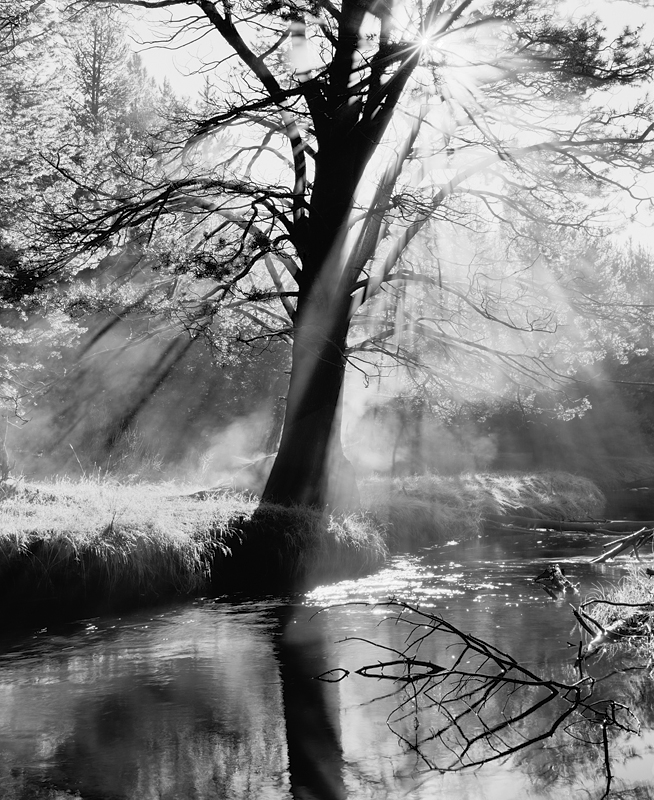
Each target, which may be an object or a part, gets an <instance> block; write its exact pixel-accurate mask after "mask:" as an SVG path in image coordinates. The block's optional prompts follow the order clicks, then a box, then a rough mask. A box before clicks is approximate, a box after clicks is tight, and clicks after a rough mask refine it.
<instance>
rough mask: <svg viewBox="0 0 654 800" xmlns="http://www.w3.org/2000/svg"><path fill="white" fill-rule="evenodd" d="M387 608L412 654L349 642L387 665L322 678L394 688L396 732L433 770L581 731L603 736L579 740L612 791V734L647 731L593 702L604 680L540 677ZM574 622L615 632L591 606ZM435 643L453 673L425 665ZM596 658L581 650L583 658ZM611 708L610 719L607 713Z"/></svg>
mask: <svg viewBox="0 0 654 800" xmlns="http://www.w3.org/2000/svg"><path fill="white" fill-rule="evenodd" d="M358 605H360V604H358ZM380 605H381V606H383V607H386V608H388V609H389V611H390V614H389V617H388V618H387V620H389V621H392V622H394V623H395V624H398V625H403V626H406V628H407V636H406V638H405V643H406V647H405V649H404V650H397V649H395V648H393V647H389V646H387V645H381V644H377V643H376V642H373V641H370V640H367V639H361V638H359V637H348V638H347V639H346V640H345V641H349V640H351V639H355V638H356V639H357V640H358V641H363V642H366V643H367V644H369V645H370V646H371V647H373V648H375V650H376V651H383V652H387V653H388V654H389V658H387V659H383V658H382V659H380V660H377V661H375V662H374V663H370V664H367V665H365V666H362V667H360V668H359V669H357V670H356V671H355V672H354V673H352V672H348V671H346V670H341V669H335V670H329V671H328V672H326V673H324V674H323V675H321V676H318V677H319V679H321V680H327V681H334V680H342V679H344V678H346V677H348V676H350V675H352V674H357V675H359V676H361V677H363V678H374V679H376V680H380V679H383V680H389V681H393V682H395V683H396V685H397V691H396V692H395V693H394V695H395V696H396V697H397V698H398V703H397V706H396V708H395V710H394V711H393V712H392V713H391V714H390V716H389V718H388V725H389V727H390V729H391V730H392V731H393V732H394V733H395V735H396V736H397V737H398V739H399V740H400V741H401V742H402V743H403V744H404V746H405V747H407V749H409V750H411V751H413V752H415V754H416V755H417V756H418V757H419V758H420V760H421V761H422V763H423V764H424V765H425V766H426V767H427V768H428V769H433V770H438V771H440V772H454V771H458V770H461V769H464V768H468V767H479V766H481V765H483V764H487V763H489V762H491V761H495V760H498V759H503V758H506V757H507V756H511V755H513V754H515V753H518V752H519V751H522V750H524V749H525V748H527V747H530V746H531V745H533V744H535V743H537V742H541V741H544V740H546V739H548V738H550V737H552V736H554V734H555V733H556V732H557V731H559V729H561V730H563V731H564V732H567V733H570V732H571V731H572V730H573V729H574V728H575V727H579V726H581V727H582V729H583V730H587V729H588V728H591V729H593V728H596V729H598V736H597V737H596V738H595V739H591V738H589V737H588V736H586V737H585V738H583V737H582V738H579V737H575V738H579V740H580V741H583V742H585V743H588V744H594V745H596V746H599V747H601V749H602V752H603V756H604V768H605V774H606V791H607V792H608V790H609V788H610V784H611V780H612V772H611V766H610V748H609V745H608V742H609V738H608V737H609V729H614V730H619V731H623V732H628V733H638V731H639V724H638V721H637V719H636V718H635V716H634V715H633V713H632V712H631V710H630V709H628V708H627V707H626V706H622V705H621V704H620V703H618V702H617V701H614V700H613V699H609V700H608V701H607V700H603V699H600V700H595V699H594V697H593V695H594V691H595V688H596V686H597V684H598V683H599V681H600V680H601V679H595V678H593V677H591V676H589V675H583V673H582V674H581V677H580V679H579V680H578V681H576V682H574V683H563V682H560V681H557V680H554V679H552V678H548V677H544V676H542V675H538V674H536V673H535V672H533V671H532V670H530V669H528V668H527V667H526V666H525V665H523V664H520V663H519V662H518V661H516V659H514V658H513V657H512V656H511V655H509V654H508V653H505V652H503V651H501V650H499V649H498V648H496V647H494V646H493V645H492V644H490V643H489V642H486V641H484V640H483V639H480V638H478V637H476V636H473V635H472V634H469V633H466V632H464V631H462V630H461V629H459V628H457V627H456V626H455V625H453V624H452V623H450V622H448V621H447V620H445V619H443V618H442V617H440V616H438V615H435V614H430V613H428V612H426V611H422V610H421V609H419V608H417V607H415V606H411V605H409V604H407V603H403V602H398V601H396V600H392V601H390V602H388V603H382V604H380ZM573 613H574V614H575V617H576V618H577V619H578V621H579V622H580V625H581V626H582V627H583V628H584V629H585V630H586V632H587V633H589V634H590V635H592V636H595V639H599V637H601V636H602V635H606V633H607V631H608V628H607V629H605V628H603V627H602V626H601V625H600V623H599V622H597V621H596V620H594V619H593V618H592V617H591V616H590V615H589V614H587V613H586V612H585V611H584V609H583V607H580V608H579V609H574V608H573ZM590 623H593V624H594V625H595V629H593V628H592V627H591V624H590ZM632 630H635V628H632ZM598 631H599V633H598ZM428 640H431V643H432V645H433V643H434V642H435V641H436V642H437V646H438V647H439V651H440V649H441V648H442V649H443V650H444V651H445V652H447V653H450V654H453V655H452V659H451V660H452V663H451V664H450V665H449V666H442V664H440V663H437V662H436V661H432V660H430V659H429V658H420V659H418V658H417V653H418V651H419V650H420V648H421V647H423V646H424V645H425V643H426V642H427V641H428ZM598 646H601V645H598ZM588 649H589V648H588V647H586V648H581V647H580V649H579V654H580V659H581V657H582V656H581V654H582V652H584V656H585V655H587V651H588ZM448 660H450V659H449V658H448ZM445 663H447V662H445ZM386 696H388V695H386ZM391 696H392V695H391ZM607 703H608V705H607ZM607 708H609V710H610V713H608V712H606V713H605V709H607ZM537 712H538V716H536V713H537ZM571 735H573V734H572V733H571Z"/></svg>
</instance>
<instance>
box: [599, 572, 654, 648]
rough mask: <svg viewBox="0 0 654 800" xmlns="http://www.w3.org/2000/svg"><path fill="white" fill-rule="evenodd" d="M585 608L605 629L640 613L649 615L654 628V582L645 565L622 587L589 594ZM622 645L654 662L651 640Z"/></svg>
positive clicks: (633, 640)
mask: <svg viewBox="0 0 654 800" xmlns="http://www.w3.org/2000/svg"><path fill="white" fill-rule="evenodd" d="M650 563H651V562H650ZM584 608H585V610H586V611H587V612H588V613H589V614H590V615H591V616H592V617H593V619H595V620H597V622H599V623H600V625H602V626H603V627H604V628H606V627H608V626H610V625H611V624H612V623H614V622H615V621H616V620H619V619H627V618H628V617H630V616H632V615H634V614H639V613H643V614H648V615H649V626H650V628H654V579H653V578H652V577H651V576H650V575H648V574H647V573H646V572H645V569H644V567H643V564H642V563H641V564H638V565H633V566H632V567H631V568H630V570H629V573H628V574H627V575H625V576H624V577H623V578H622V579H621V580H620V581H619V582H618V583H616V584H613V585H611V586H601V587H598V588H596V589H595V590H593V591H592V592H589V594H588V596H587V597H586V598H585V599H584ZM621 644H623V645H624V644H627V645H629V646H630V647H632V648H635V649H636V650H638V651H639V653H642V654H644V655H646V656H647V657H648V658H649V659H650V660H651V661H653V662H654V641H653V639H652V637H651V636H629V637H624V639H623V640H621Z"/></svg>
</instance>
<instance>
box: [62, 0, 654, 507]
mask: <svg viewBox="0 0 654 800" xmlns="http://www.w3.org/2000/svg"><path fill="white" fill-rule="evenodd" d="M98 4H99V3H93V2H91V3H88V2H87V3H80V4H79V8H80V13H82V14H83V13H86V12H85V8H86V9H88V8H89V6H94V5H98ZM114 4H115V5H122V6H137V7H141V8H145V9H150V10H152V11H158V12H160V11H161V10H165V11H166V12H170V18H169V19H168V20H167V21H166V22H164V23H163V27H164V38H167V39H168V41H169V42H170V43H172V44H176V43H177V41H179V40H182V41H183V40H184V37H186V38H187V39H188V38H189V37H190V38H193V39H195V38H198V37H206V40H207V41H209V42H210V43H211V45H212V53H215V56H214V57H213V60H210V59H207V61H206V63H205V64H204V65H203V66H202V69H203V70H205V71H206V70H209V69H215V74H216V75H217V76H218V78H217V83H216V91H215V92H213V94H212V93H211V92H208V91H206V87H205V91H204V93H203V97H204V101H203V104H202V108H201V109H200V111H199V112H198V114H196V115H192V116H191V117H190V118H189V119H187V121H186V127H185V128H183V127H182V128H179V127H178V128H177V134H176V135H177V136H178V139H177V143H175V142H172V141H171V140H170V138H169V139H168V140H167V143H166V146H165V148H164V149H163V151H162V154H160V155H159V166H160V168H159V172H158V178H157V180H154V179H153V177H152V176H151V175H150V176H148V179H147V181H145V182H143V183H142V184H141V186H140V187H135V186H134V184H132V186H131V188H130V189H129V190H127V191H125V190H123V191H122V192H121V193H120V195H119V198H118V199H117V197H116V194H115V193H113V194H112V193H111V192H110V191H108V190H107V188H106V187H105V186H103V187H102V188H101V189H97V188H96V189H94V188H93V187H92V186H89V187H88V194H87V195H86V197H85V199H86V200H87V201H88V202H87V204H86V206H80V207H77V208H73V209H70V208H69V209H68V210H67V211H66V212H65V213H64V214H60V217H59V222H58V224H57V225H56V226H55V229H54V230H55V238H56V241H57V243H58V245H59V246H60V247H61V245H62V243H63V244H64V245H65V246H66V247H68V248H71V247H72V249H73V251H74V252H77V253H79V252H81V251H84V250H101V251H102V250H103V249H104V248H106V247H108V246H111V247H114V248H116V247H117V248H120V247H124V246H125V243H126V241H129V242H130V243H131V246H134V243H135V242H136V243H137V244H138V247H139V248H140V251H141V253H142V255H143V259H144V263H145V264H149V265H150V267H151V268H152V269H154V270H155V272H156V275H157V276H158V279H159V280H160V285H163V283H164V281H163V277H162V276H163V275H165V276H167V282H165V285H166V286H167V289H168V291H169V293H170V295H174V296H175V297H176V298H177V301H178V304H179V307H180V308H183V309H184V314H185V315H186V320H187V321H186V323H185V324H186V325H187V327H188V329H189V330H190V331H191V332H193V331H197V330H198V329H202V328H206V327H210V326H211V324H212V323H213V322H214V320H215V319H216V318H220V317H221V315H224V314H226V313H229V314H232V315H233V314H240V315H241V318H242V319H243V320H244V321H245V322H246V323H247V324H248V326H249V327H250V328H251V325H252V324H253V323H254V324H255V326H256V327H258V332H257V333H254V334H253V333H251V331H248V332H247V333H244V335H243V338H244V339H248V340H250V341H252V340H255V339H259V338H261V337H263V338H269V337H272V336H281V337H285V338H287V339H292V347H293V361H292V371H291V376H290V385H289V390H288V397H287V404H286V416H285V421H284V427H283V432H282V436H281V442H280V446H279V451H278V454H277V457H276V459H275V462H274V465H273V468H272V472H271V474H270V477H269V480H268V483H267V486H266V489H265V492H264V500H267V501H274V502H279V503H284V504H294V503H305V504H309V505H315V506H322V505H324V504H325V503H326V502H329V501H330V494H329V491H330V490H329V481H328V472H329V464H330V462H331V463H332V464H335V465H336V471H337V472H339V473H340V474H341V478H342V476H343V475H346V476H348V472H347V468H346V464H345V460H344V456H343V454H342V451H341V446H340V439H339V435H338V422H339V399H340V397H341V392H342V387H343V378H344V374H345V368H346V364H347V362H348V358H349V357H350V356H351V355H352V353H353V352H355V351H356V353H357V354H359V355H361V354H363V356H364V357H365V354H366V353H370V352H375V351H380V352H382V353H384V354H386V355H387V356H394V357H397V358H399V359H401V358H403V357H404V356H405V354H404V353H403V352H401V349H400V348H399V347H391V346H390V344H389V343H392V342H393V337H394V336H396V334H397V331H398V329H399V328H401V327H403V326H404V327H407V326H409V325H410V326H411V329H412V331H413V333H414V334H415V336H417V337H419V338H421V339H422V340H424V341H426V342H428V343H430V346H431V347H433V348H440V350H442V352H443V353H445V354H449V353H457V352H459V351H465V352H468V353H473V354H475V355H476V356H480V357H495V358H497V359H498V361H499V363H500V364H501V367H502V369H504V370H506V371H507V373H512V372H515V371H523V372H528V373H531V377H534V378H535V379H543V380H546V379H547V378H548V377H552V376H553V375H555V373H556V370H555V369H553V367H552V366H551V364H548V363H546V361H545V360H544V359H541V360H540V361H537V362H535V363H534V364H532V365H526V363H525V361H524V360H522V359H521V358H520V357H518V356H516V355H515V353H513V352H511V349H510V348H507V347H504V346H502V345H501V343H500V344H498V345H494V344H493V343H492V342H491V343H485V342H482V341H480V340H479V337H478V336H477V334H476V332H475V331H474V330H469V331H468V332H467V335H466V334H461V333H459V334H457V333H456V332H453V331H452V329H451V328H449V327H448V325H447V324H445V323H443V320H442V319H441V317H440V316H439V312H438V309H436V310H434V309H431V310H430V309H427V310H426V311H423V313H418V314H417V315H415V317H414V319H413V320H411V321H410V323H409V322H407V320H406V319H405V320H404V321H401V320H399V319H398V308H399V307H400V305H401V303H400V302H399V301H397V302H395V306H394V308H393V309H391V311H389V310H388V306H385V309H386V310H385V312H384V313H385V314H386V318H387V319H388V324H387V325H385V326H384V325H380V326H377V328H376V329H375V330H374V332H373V333H371V334H369V335H368V334H366V335H359V336H358V337H356V341H354V339H355V337H353V331H354V330H355V327H356V326H357V325H359V324H360V323H361V322H362V321H365V319H366V314H367V313H374V312H375V306H374V303H375V302H376V301H377V300H378V299H379V298H382V297H384V296H386V297H395V298H397V297H399V293H401V291H402V290H406V288H407V287H420V286H423V287H427V288H429V287H437V288H438V289H439V291H441V292H447V293H448V296H450V297H451V298H454V301H455V302H457V303H459V304H460V305H463V306H466V307H467V308H468V309H469V310H472V312H474V313H475V314H477V315H479V316H480V317H482V318H484V319H486V320H491V321H494V322H497V323H499V324H501V325H502V326H505V327H507V328H510V329H513V330H517V331H519V332H521V334H524V335H528V334H531V333H539V332H540V333H543V334H548V333H550V332H551V329H550V327H551V326H550V325H549V321H548V320H547V319H546V318H545V319H543V318H540V317H538V315H537V314H531V313H530V312H529V309H528V308H527V307H526V306H527V305H528V304H525V307H524V308H522V307H520V305H519V304H518V303H514V305H515V308H514V311H515V312H516V313H515V314H514V315H513V316H512V315H511V313H508V315H506V314H504V315H503V314H502V313H500V311H499V310H498V308H499V306H497V307H496V306H495V305H494V304H490V303H489V304H484V303H481V304H479V303H476V302H474V299H471V298H470V297H468V296H467V295H466V293H465V292H462V291H461V290H460V289H459V288H457V286H456V285H455V284H453V283H450V284H449V285H448V284H446V283H445V282H444V281H443V278H442V275H441V274H440V267H439V263H438V257H439V248H440V247H441V243H440V242H439V241H438V239H437V238H436V239H435V244H434V248H435V251H434V248H432V249H431V250H425V249H424V246H423V245H420V246H419V243H420V242H422V241H423V236H424V234H426V233H427V232H430V231H432V232H433V231H436V232H437V231H438V229H439V226H442V225H449V226H451V227H455V228H458V229H469V230H471V231H472V232H477V233H478V232H480V231H483V230H484V229H487V228H488V227H489V226H491V227H495V228H498V229H499V228H501V227H503V228H504V229H505V230H507V231H508V234H507V236H509V237H510V238H511V241H512V242H515V241H532V242H533V241H535V240H536V235H535V234H533V233H530V232H529V229H528V228H529V225H532V226H535V225H538V226H553V227H556V228H559V229H561V230H563V231H568V230H571V229H577V228H580V227H583V226H585V225H588V224H589V223H590V221H591V220H592V218H593V216H594V215H595V214H596V213H599V212H600V211H603V210H604V207H603V206H602V205H601V203H600V202H599V201H598V194H601V192H602V191H603V190H604V189H606V190H609V189H610V190H611V191H618V190H623V191H625V192H626V193H627V195H628V196H630V197H633V198H635V199H634V202H636V201H637V199H638V197H639V196H640V195H639V194H638V192H639V191H640V190H639V189H638V188H637V187H636V178H635V177H634V175H635V174H637V173H638V172H643V171H648V170H649V169H650V160H651V159H650V148H651V142H652V139H654V126H653V125H652V123H651V121H650V120H651V116H650V109H649V106H648V104H647V103H646V102H645V101H644V100H642V99H637V100H634V101H633V103H632V105H631V107H630V108H629V109H627V110H625V108H624V104H618V103H616V102H615V97H613V95H612V90H613V89H614V88H615V87H620V86H626V85H632V84H638V83H639V82H641V81H643V80H645V79H646V78H647V77H648V76H649V75H650V74H651V71H652V65H653V57H652V53H651V51H650V49H649V47H647V46H643V45H642V44H641V43H640V41H639V32H638V31H633V30H630V29H625V30H624V31H623V32H622V33H620V34H619V35H616V36H615V37H613V38H610V37H609V36H608V34H607V33H606V32H605V31H604V30H603V28H602V26H601V25H600V23H599V21H598V20H597V19H596V18H587V19H583V20H581V21H577V22H575V21H570V20H568V19H566V18H565V17H563V16H561V15H560V14H559V13H558V12H559V10H558V9H552V8H551V7H550V6H551V4H549V3H543V2H540V0H496V2H491V3H481V2H474V0H461V2H448V1H447V0H433V2H431V3H428V4H426V5H423V4H421V3H417V2H416V3H408V4H394V3H392V2H390V0H342V2H341V3H340V4H337V3H332V2H331V0H313V1H309V2H304V1H303V0H300V1H299V2H295V0H265V1H264V2H261V1H260V0H259V2H255V3H252V2H239V0H235V1H234V0H224V1H223V2H218V3H214V2H209V0H197V1H196V2H195V3H192V4H190V5H189V4H188V3H186V2H182V1H181V0H119V1H118V2H116V3H114ZM102 5H105V4H104V3H103V4H102ZM598 93H599V94H598ZM598 98H599V99H598ZM65 252H66V253H68V255H66V258H70V249H69V250H67V251H65ZM50 257H52V251H50ZM59 258H60V259H61V258H62V257H61V256H59ZM184 276H185V277H186V278H187V280H186V282H185V280H184ZM189 277H190V278H192V279H193V281H195V283H194V284H193V286H192V287H191V286H190V284H189V282H188V278H189ZM198 281H199V282H198ZM501 302H502V291H501V290H499V291H498V303H500V304H501ZM367 309H370V311H369V312H368V311H367ZM377 316H378V317H379V313H378V312H377ZM382 316H383V315H382ZM411 358H414V356H411ZM418 360H419V359H418ZM344 482H345V483H347V482H349V476H348V477H347V478H346V480H345V481H343V480H341V485H343V483H344Z"/></svg>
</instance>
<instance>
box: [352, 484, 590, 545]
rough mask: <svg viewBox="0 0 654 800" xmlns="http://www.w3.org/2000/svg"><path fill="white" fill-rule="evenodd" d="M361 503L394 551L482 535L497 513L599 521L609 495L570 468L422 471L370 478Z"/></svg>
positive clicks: (363, 487) (364, 487) (362, 487)
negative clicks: (507, 471) (462, 472)
mask: <svg viewBox="0 0 654 800" xmlns="http://www.w3.org/2000/svg"><path fill="white" fill-rule="evenodd" d="M361 502H362V504H363V506H364V507H365V508H366V509H367V510H368V512H369V513H371V514H373V515H374V517H375V518H376V519H377V520H378V521H379V523H380V524H381V525H383V526H384V527H385V528H386V529H387V530H388V532H389V535H388V543H389V546H390V547H391V549H394V550H402V549H405V548H407V547H409V548H410V547H415V546H417V545H425V544H429V543H430V542H433V541H438V540H443V539H457V538H466V537H469V536H473V535H476V534H479V533H480V532H481V530H482V528H483V526H484V520H485V519H488V518H492V517H493V516H496V515H503V514H518V515H521V516H525V517H531V518H532V519H536V518H547V519H556V520H565V519H575V520H579V519H593V518H595V519H597V518H599V517H601V515H602V512H603V510H604V502H605V501H604V496H603V494H602V492H601V491H600V490H599V489H598V488H597V486H595V484H594V483H593V482H592V481H590V480H588V479H587V478H582V477H579V476H577V475H570V474H568V473H565V472H542V473H531V474H530V473H527V474H501V473H481V474H467V475H459V476H456V477H448V476H440V475H422V476H415V477H410V478H396V479H395V480H391V481H389V480H384V479H381V478H378V479H372V480H368V481H365V482H364V483H363V484H362V486H361Z"/></svg>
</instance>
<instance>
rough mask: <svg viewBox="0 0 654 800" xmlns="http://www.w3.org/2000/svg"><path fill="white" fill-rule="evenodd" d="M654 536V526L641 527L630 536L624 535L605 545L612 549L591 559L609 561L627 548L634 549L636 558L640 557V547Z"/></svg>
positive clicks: (593, 560) (599, 562)
mask: <svg viewBox="0 0 654 800" xmlns="http://www.w3.org/2000/svg"><path fill="white" fill-rule="evenodd" d="M653 538H654V528H641V529H640V530H639V531H636V532H635V533H630V534H629V535H628V536H623V537H622V538H621V539H616V540H615V541H613V542H609V543H608V544H606V545H604V547H605V548H606V547H609V548H610V549H609V550H607V551H606V553H602V555H601V556H597V557H596V558H593V559H591V562H590V563H591V564H601V563H603V562H604V561H608V559H609V558H614V557H615V556H617V555H618V554H619V553H622V552H624V551H625V550H633V552H634V555H635V556H636V558H639V555H638V549H639V548H640V547H642V546H643V545H644V544H647V542H651V541H652V539H653Z"/></svg>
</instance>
